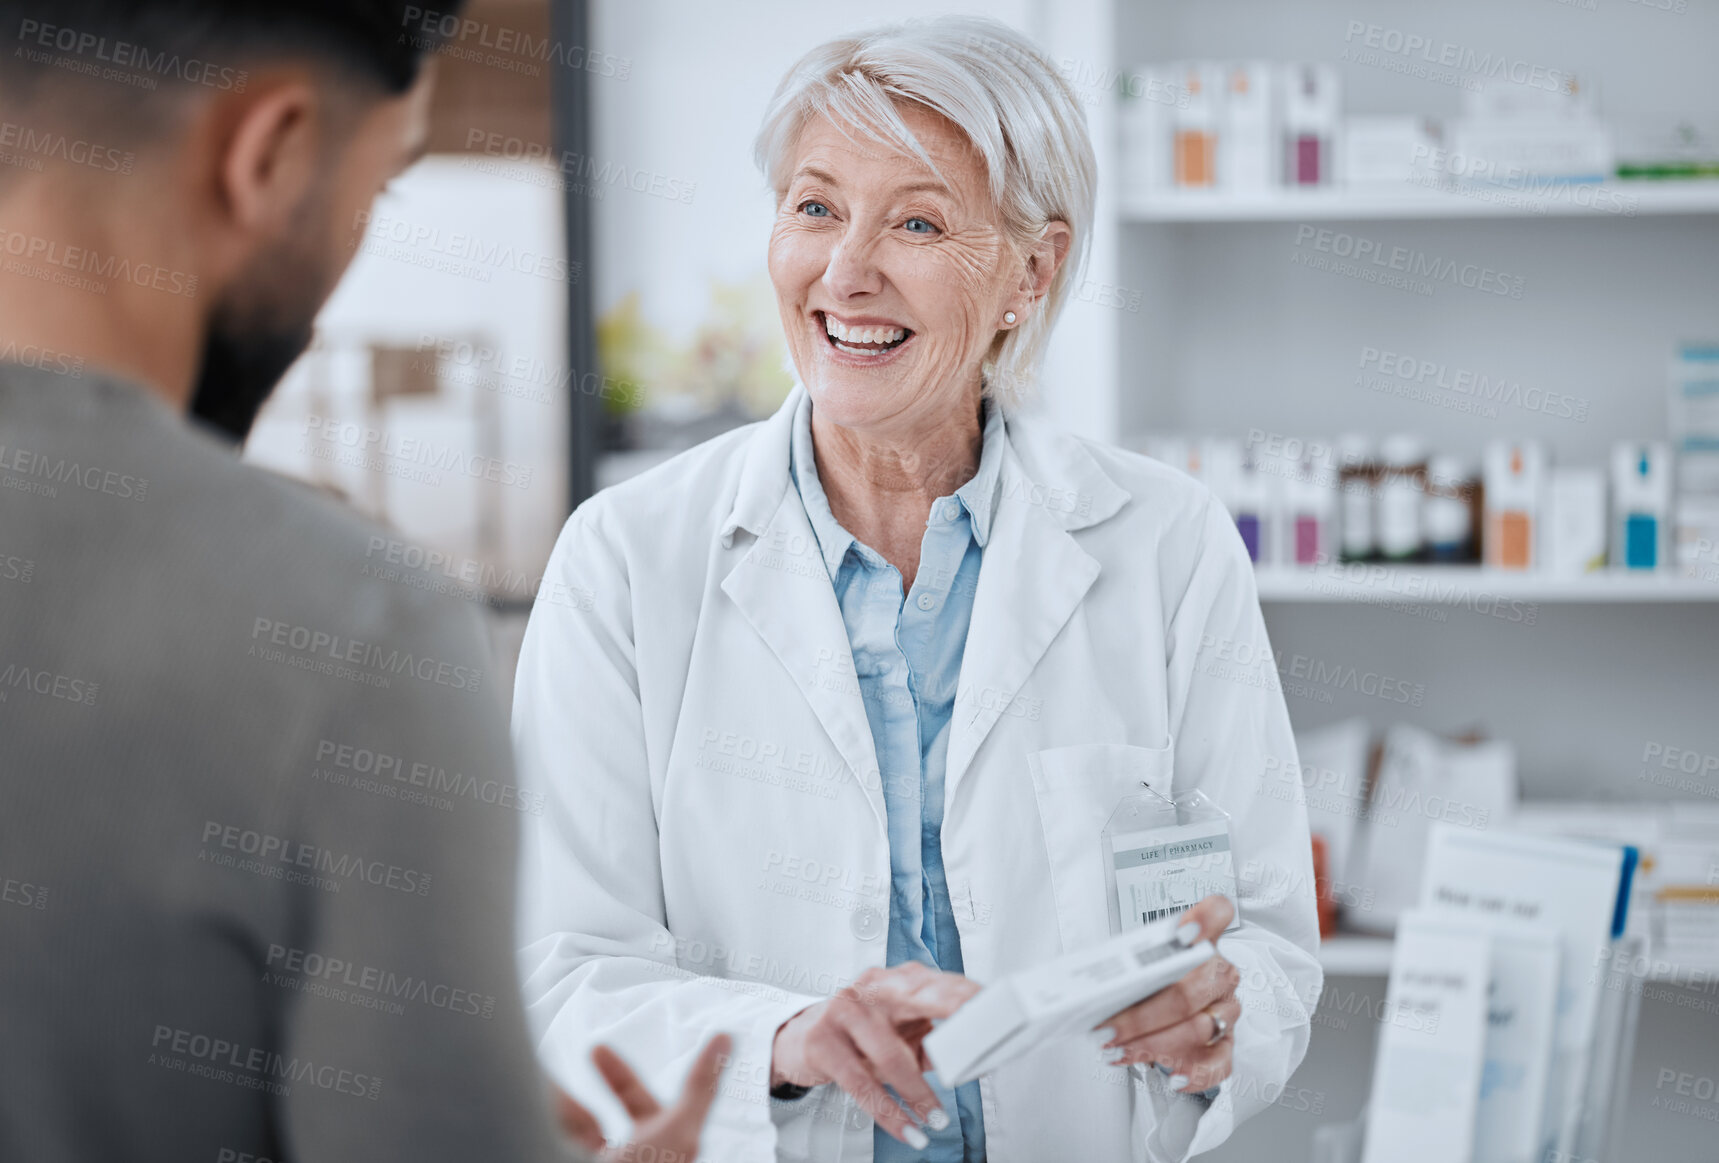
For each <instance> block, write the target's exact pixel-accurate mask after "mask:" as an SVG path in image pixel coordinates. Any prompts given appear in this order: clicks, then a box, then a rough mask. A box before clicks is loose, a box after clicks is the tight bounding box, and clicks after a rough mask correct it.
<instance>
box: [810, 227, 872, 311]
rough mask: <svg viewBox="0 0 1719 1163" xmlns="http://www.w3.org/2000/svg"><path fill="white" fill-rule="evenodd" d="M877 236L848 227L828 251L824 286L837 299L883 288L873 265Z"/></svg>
mask: <svg viewBox="0 0 1719 1163" xmlns="http://www.w3.org/2000/svg"><path fill="white" fill-rule="evenodd" d="M876 259H877V237H876V236H875V235H873V234H871V233H869V232H862V231H859V230H855V229H853V228H849V229H848V230H846V231H843V233H842V236H841V238H840V239H839V240H838V241H837V242H836V245H835V247H834V248H833V249H832V250H831V251H830V257H829V262H828V263H827V264H826V265H825V267H824V289H825V290H826V291H828V292H829V293H830V294H831V296H833V297H834V298H836V299H837V300H841V299H848V298H852V297H853V296H855V295H863V294H868V293H873V292H876V291H880V290H882V289H883V273H882V272H881V271H879V270H878V267H877V261H876Z"/></svg>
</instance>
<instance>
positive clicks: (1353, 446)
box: [1337, 433, 1379, 561]
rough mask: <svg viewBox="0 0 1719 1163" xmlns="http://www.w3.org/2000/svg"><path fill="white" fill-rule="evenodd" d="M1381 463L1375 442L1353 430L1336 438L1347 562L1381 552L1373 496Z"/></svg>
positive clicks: (1342, 536)
mask: <svg viewBox="0 0 1719 1163" xmlns="http://www.w3.org/2000/svg"><path fill="white" fill-rule="evenodd" d="M1378 483H1379V463H1378V461H1377V459H1376V458H1375V457H1374V455H1373V442H1372V441H1371V440H1369V439H1368V438H1367V437H1365V436H1360V435H1356V434H1354V433H1350V434H1349V435H1347V436H1342V437H1339V438H1338V440H1337V492H1338V501H1337V525H1338V540H1339V543H1340V547H1341V556H1342V559H1343V560H1344V561H1372V560H1373V559H1374V558H1375V557H1376V556H1377V555H1378V552H1379V543H1378V538H1377V536H1376V535H1375V534H1374V531H1373V496H1374V494H1375V493H1376V492H1377V491H1378Z"/></svg>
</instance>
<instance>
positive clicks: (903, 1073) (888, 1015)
mask: <svg viewBox="0 0 1719 1163" xmlns="http://www.w3.org/2000/svg"><path fill="white" fill-rule="evenodd" d="M978 992H979V987H978V986H977V985H975V984H974V983H973V982H971V981H968V980H967V979H966V978H965V977H962V976H961V975H960V974H958V973H940V972H938V971H937V970H935V969H932V968H930V967H928V966H925V965H922V964H920V963H918V962H916V961H913V962H908V963H906V964H903V965H897V966H894V967H892V968H889V969H868V970H866V971H865V972H864V973H863V974H861V975H860V979H859V980H858V981H856V982H855V983H854V984H853V985H851V986H849V987H848V988H847V989H844V990H842V991H841V992H840V993H838V994H836V996H834V997H832V998H831V999H830V1000H828V1001H823V1002H819V1003H818V1004H817V1005H814V1006H808V1007H806V1008H805V1009H803V1010H801V1011H800V1012H799V1013H797V1014H795V1015H794V1016H793V1017H792V1018H789V1019H788V1020H787V1021H786V1022H783V1023H782V1026H781V1028H779V1029H778V1030H777V1031H776V1041H775V1047H774V1049H773V1050H772V1052H771V1057H770V1085H771V1086H772V1087H777V1086H781V1085H783V1084H784V1083H787V1084H791V1085H794V1086H821V1085H823V1084H824V1083H826V1082H834V1083H835V1084H836V1085H837V1086H840V1087H841V1088H842V1089H843V1090H845V1091H847V1093H848V1094H850V1095H852V1096H853V1098H854V1101H855V1102H857V1103H859V1105H860V1106H861V1108H863V1109H864V1110H865V1111H866V1113H867V1114H869V1115H871V1117H872V1118H874V1119H876V1120H877V1122H878V1125H880V1126H881V1127H883V1129H884V1130H886V1131H888V1132H889V1133H890V1134H892V1135H894V1136H895V1137H896V1138H897V1139H900V1140H901V1141H902V1142H904V1143H906V1144H907V1145H908V1146H910V1147H912V1148H914V1149H915V1150H923V1149H924V1147H925V1145H926V1143H927V1139H926V1137H925V1132H924V1131H922V1130H920V1129H919V1127H918V1125H917V1124H918V1123H920V1122H926V1123H929V1124H930V1125H931V1127H932V1129H933V1130H942V1129H943V1128H944V1127H946V1126H948V1125H949V1115H948V1113H947V1112H946V1111H944V1110H943V1108H942V1107H941V1106H940V1105H939V1104H938V1102H937V1095H936V1094H935V1093H934V1092H933V1091H932V1089H931V1087H930V1086H928V1085H927V1084H926V1082H925V1078H924V1075H925V1072H926V1071H927V1070H929V1069H930V1063H928V1062H927V1061H926V1060H925V1052H924V1049H923V1048H922V1043H923V1042H924V1040H925V1035H926V1034H929V1033H930V1032H931V1022H932V1020H933V1019H934V1018H946V1017H948V1016H949V1015H950V1014H952V1013H954V1012H955V1011H956V1010H958V1009H960V1008H961V1004H962V1003H963V1002H965V1001H966V1000H967V999H968V998H970V997H972V996H973V995H974V994H976V993H978ZM885 1086H888V1087H891V1088H893V1089H894V1090H895V1093H896V1094H898V1095H900V1096H901V1100H902V1102H905V1103H906V1104H907V1105H908V1106H909V1107H911V1108H912V1110H913V1114H914V1116H915V1117H914V1118H913V1119H909V1117H908V1114H907V1112H906V1111H904V1110H902V1109H901V1105H900V1104H899V1103H897V1102H896V1101H895V1100H894V1099H893V1098H891V1097H890V1096H889V1095H888V1094H887V1093H886V1092H885V1091H884V1087H885Z"/></svg>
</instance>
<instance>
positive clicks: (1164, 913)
mask: <svg viewBox="0 0 1719 1163" xmlns="http://www.w3.org/2000/svg"><path fill="white" fill-rule="evenodd" d="M1193 907H1194V905H1193V902H1192V901H1190V902H1189V903H1187V904H1185V905H1170V906H1168V907H1166V908H1162V909H1147V910H1146V911H1145V912H1143V913H1141V914H1140V923H1141V924H1143V925H1150V924H1151V923H1152V922H1153V921H1156V920H1161V919H1162V918H1164V917H1171V916H1175V915H1176V914H1177V913H1185V912H1187V911H1188V910H1189V909H1191V908H1193Z"/></svg>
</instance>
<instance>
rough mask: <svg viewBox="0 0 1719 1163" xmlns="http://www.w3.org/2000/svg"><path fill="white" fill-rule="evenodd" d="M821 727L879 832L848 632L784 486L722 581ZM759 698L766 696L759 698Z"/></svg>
mask: <svg viewBox="0 0 1719 1163" xmlns="http://www.w3.org/2000/svg"><path fill="white" fill-rule="evenodd" d="M722 589H723V592H724V593H726V594H727V595H728V596H729V597H730V598H731V599H733V601H734V604H735V605H736V606H737V607H739V609H740V612H741V614H742V615H744V616H745V618H746V620H747V621H748V622H750V623H751V624H752V628H753V629H754V630H756V631H757V632H758V636H759V637H760V638H762V639H764V641H765V642H766V643H767V644H769V647H770V649H771V650H772V651H774V652H775V655H776V657H777V659H778V660H779V661H780V662H781V663H782V666H783V667H784V668H785V669H786V670H787V672H788V673H789V675H791V676H792V677H793V681H794V685H795V686H796V687H797V688H799V691H800V694H801V695H802V696H803V697H804V698H805V700H806V702H807V703H808V704H810V706H811V708H812V713H813V714H815V715H817V717H818V722H819V723H821V724H823V728H824V731H825V732H826V733H827V734H828V735H829V737H830V741H831V742H832V743H834V744H835V746H836V750H837V752H839V753H840V755H841V757H842V760H843V762H845V763H846V764H847V766H848V769H849V770H850V771H852V772H853V774H854V776H855V778H856V779H857V781H858V782H859V785H860V788H861V790H862V791H863V792H864V793H865V797H866V800H867V802H868V803H870V804H871V807H872V811H873V813H875V814H876V816H877V820H878V826H879V827H880V828H883V829H886V830H887V826H888V823H887V822H888V815H887V813H886V809H885V807H884V802H883V785H882V783H881V781H880V779H879V775H878V764H877V750H876V748H875V746H874V745H873V743H872V737H871V725H870V723H869V721H868V720H867V719H866V713H865V702H864V700H862V699H861V697H860V691H859V682H858V680H857V679H856V678H855V677H854V675H853V668H852V666H851V665H847V664H846V660H848V659H850V658H851V657H852V654H851V650H850V648H849V645H848V633H847V626H846V624H845V623H844V622H843V621H842V612H841V607H840V606H838V605H837V604H836V591H835V587H834V586H833V585H831V583H830V580H829V573H828V570H827V569H826V567H825V565H824V559H823V557H822V556H821V555H820V553H819V551H818V540H817V537H816V536H814V534H813V532H812V525H811V522H810V521H808V520H807V519H806V510H805V507H804V506H803V505H802V504H801V502H800V494H799V492H798V491H797V490H795V489H794V488H792V487H789V488H787V489H785V490H784V492H783V494H782V499H781V502H780V503H779V504H778V505H777V507H776V511H775V514H774V515H773V516H772V517H771V518H770V522H769V524H768V526H767V527H766V528H765V529H764V530H763V532H762V533H761V534H760V536H759V538H758V540H757V541H755V542H753V543H752V546H751V548H750V549H748V550H747V552H746V554H745V555H744V556H743V557H742V558H741V559H740V561H739V563H738V564H736V565H735V567H734V568H733V569H732V570H730V571H729V573H728V576H727V577H725V578H724V579H723V581H722ZM759 695H760V697H768V695H767V694H766V693H765V692H764V691H763V690H760V691H759Z"/></svg>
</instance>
